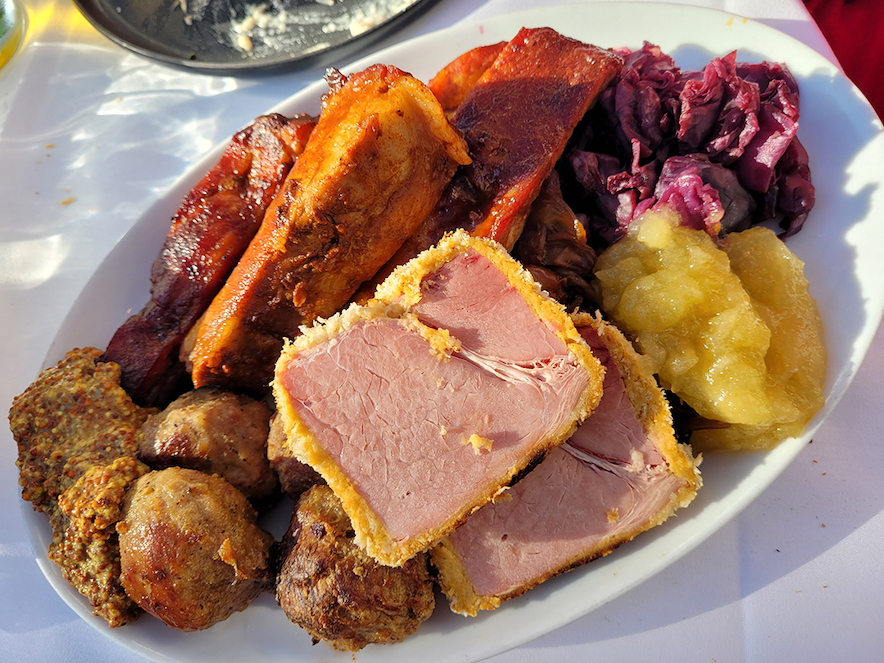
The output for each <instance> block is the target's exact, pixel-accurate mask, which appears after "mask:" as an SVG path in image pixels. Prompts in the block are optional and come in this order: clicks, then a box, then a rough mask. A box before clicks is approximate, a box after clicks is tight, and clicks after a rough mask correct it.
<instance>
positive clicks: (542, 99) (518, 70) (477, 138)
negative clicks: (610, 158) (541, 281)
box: [374, 28, 622, 283]
mask: <svg viewBox="0 0 884 663" xmlns="http://www.w3.org/2000/svg"><path fill="white" fill-rule="evenodd" d="M621 65H622V60H621V59H620V57H619V56H617V55H615V54H614V53H612V52H611V51H607V50H603V49H601V48H597V47H595V46H591V45H588V44H584V43H582V42H579V41H575V40H574V39H570V38H568V37H564V36H562V35H560V34H558V33H557V32H555V31H554V30H551V29H549V28H538V29H527V28H523V29H522V30H521V31H520V32H519V34H518V35H516V37H515V38H514V39H513V40H512V41H511V42H509V43H508V44H507V45H506V46H505V47H504V48H503V49H502V51H501V52H500V54H499V55H498V56H497V58H496V59H495V60H494V62H493V63H492V64H491V66H490V67H489V68H488V69H487V70H486V71H485V72H484V73H483V74H482V76H481V77H480V78H479V80H478V82H477V83H476V85H475V86H474V87H473V88H472V89H471V90H470V91H469V94H467V95H466V97H465V98H464V100H463V102H462V103H461V104H460V106H458V108H457V111H456V113H455V115H454V118H453V120H452V124H453V125H454V127H455V128H456V129H458V130H459V131H460V132H461V133H462V134H463V136H464V138H466V141H467V144H468V145H469V148H470V156H471V157H472V159H473V161H472V163H471V164H470V165H469V166H466V167H464V168H461V169H460V170H459V171H458V172H457V174H456V175H455V176H454V178H453V179H452V181H451V184H450V185H449V186H448V188H447V189H446V190H445V192H444V193H443V194H442V197H441V198H440V199H439V203H438V204H437V206H436V208H435V209H434V211H433V213H432V214H430V215H429V216H428V217H427V219H426V221H425V222H424V223H423V224H421V226H420V228H419V229H418V230H417V232H416V233H415V234H414V235H413V236H412V237H410V238H409V239H408V241H407V242H405V243H404V244H403V245H402V247H401V248H400V249H399V251H397V253H396V255H395V256H394V257H393V259H392V260H391V261H390V262H389V263H388V264H387V265H385V266H384V268H383V269H382V270H381V271H380V272H379V273H378V275H377V276H376V277H375V279H374V282H375V283H379V282H380V281H381V280H383V278H384V277H386V276H387V275H388V274H389V273H390V272H391V271H392V270H393V268H394V267H396V266H397V265H401V264H404V263H406V262H408V260H410V259H411V258H413V257H414V256H416V255H417V254H418V253H420V252H421V251H422V250H424V249H427V248H429V247H430V246H433V245H434V244H435V243H436V242H437V241H439V239H440V238H441V237H442V236H443V235H444V234H445V233H446V232H449V231H452V230H455V229H457V228H465V229H466V230H468V231H470V233H472V234H473V235H476V236H479V237H490V238H492V239H495V240H497V241H498V242H500V243H501V244H503V245H504V246H505V247H506V248H507V249H511V248H512V246H513V244H514V243H515V241H516V239H518V237H519V234H520V233H521V231H522V227H523V224H524V222H525V217H526V215H527V214H528V210H529V209H530V207H531V203H532V202H533V201H534V199H535V198H536V197H537V194H538V192H539V191H540V187H541V185H542V184H543V182H544V181H545V180H546V178H547V176H548V175H549V173H550V171H552V168H553V166H554V165H555V163H556V161H558V159H559V157H560V156H561V154H562V152H563V150H564V149H565V145H566V143H567V142H568V139H569V138H570V137H571V133H572V132H573V130H574V127H575V126H576V124H577V122H579V121H580V119H581V118H582V117H583V115H584V113H586V111H587V110H588V109H589V107H590V106H591V105H592V104H593V103H595V101H596V99H597V98H598V96H599V94H600V93H601V92H602V90H604V89H605V88H606V87H607V86H608V84H609V83H610V82H611V80H612V79H613V78H614V76H616V74H617V72H619V71H620V67H621Z"/></svg>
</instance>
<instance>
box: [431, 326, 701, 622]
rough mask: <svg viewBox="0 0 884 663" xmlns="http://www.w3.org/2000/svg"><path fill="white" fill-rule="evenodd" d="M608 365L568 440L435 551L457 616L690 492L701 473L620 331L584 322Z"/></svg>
mask: <svg viewBox="0 0 884 663" xmlns="http://www.w3.org/2000/svg"><path fill="white" fill-rule="evenodd" d="M579 321H580V325H579V326H578V329H579V330H580V333H581V335H582V336H583V337H584V338H585V339H586V341H587V342H588V343H589V345H590V347H591V348H592V349H593V353H594V354H595V355H596V357H597V358H598V359H599V360H601V361H602V363H603V365H604V366H605V381H604V392H603V395H602V400H601V402H600V403H599V405H598V407H597V408H596V410H595V411H594V412H593V414H592V416H591V417H590V418H589V419H587V420H586V421H585V422H584V423H583V424H582V425H581V426H580V427H579V428H578V429H577V431H576V432H575V433H574V435H573V436H572V437H571V439H570V440H568V441H567V442H566V443H565V444H563V445H562V446H560V447H558V448H557V449H555V450H554V451H552V452H551V453H550V454H549V455H548V456H547V458H546V459H545V460H544V461H543V462H542V463H540V465H538V466H537V468H535V469H534V470H533V471H532V472H531V473H530V474H529V475H527V476H526V477H525V478H524V479H523V480H522V481H521V482H520V483H519V484H517V485H516V486H514V487H513V488H512V490H510V491H509V493H508V494H509V496H511V499H501V500H499V501H496V502H494V503H493V504H488V505H486V506H485V507H483V508H482V509H480V510H479V511H478V512H476V513H475V514H473V515H472V516H471V517H470V518H469V519H468V520H467V521H466V522H465V523H464V524H463V525H462V526H461V527H460V528H458V529H457V530H456V531H455V532H453V533H452V534H451V535H450V536H449V537H448V539H447V540H445V541H443V542H442V543H441V544H440V545H439V546H437V547H436V548H435V549H434V550H433V561H434V563H435V564H436V566H437V568H438V569H439V571H440V584H441V585H442V587H443V589H444V590H445V593H446V594H447V595H448V598H449V602H450V604H451V607H452V609H453V610H455V611H456V612H461V613H463V614H469V615H475V614H476V612H477V610H480V609H493V608H495V607H497V605H499V604H500V602H501V601H502V600H505V599H508V598H512V597H514V596H518V595H520V594H522V593H523V592H525V591H526V590H528V589H530V588H531V587H533V586H535V585H537V584H539V583H541V582H543V581H544V580H546V579H548V578H550V577H553V576H555V575H558V574H559V573H562V572H564V571H567V570H569V569H571V568H573V567H575V566H577V565H579V564H582V563H584V562H587V561H589V560H591V559H593V558H596V557H599V556H602V555H605V554H607V553H609V552H611V551H612V550H613V549H614V548H615V547H616V546H618V545H619V544H621V543H623V542H625V541H628V540H630V539H632V538H633V537H634V536H635V535H637V534H638V533H640V532H642V531H644V530H646V529H648V528H650V527H652V526H654V525H657V524H659V523H661V522H663V521H664V520H665V519H666V518H667V517H668V516H669V515H671V514H672V512H673V511H674V510H675V509H676V508H678V507H680V506H684V505H686V504H687V503H688V502H689V501H690V500H691V499H693V497H694V495H695V494H696V490H697V487H698V486H699V483H700V481H699V474H698V473H697V470H696V466H695V463H694V461H693V459H692V457H691V455H690V452H689V451H688V450H686V449H684V448H682V447H681V446H679V445H678V444H677V443H676V441H675V438H674V436H673V432H672V426H671V423H670V421H671V420H670V416H669V411H668V408H667V406H666V404H665V401H664V400H663V397H662V394H661V392H660V390H659V388H658V387H657V386H656V383H655V382H653V378H650V376H646V375H643V371H642V369H641V365H640V363H639V361H637V355H636V354H635V353H634V352H633V351H632V348H631V347H630V346H629V345H628V342H627V341H626V340H625V339H624V338H623V336H622V335H621V334H620V332H619V331H617V330H616V328H614V327H612V326H609V325H605V324H604V323H601V322H600V321H597V320H595V319H593V318H590V317H589V316H585V315H584V316H580V318H579Z"/></svg>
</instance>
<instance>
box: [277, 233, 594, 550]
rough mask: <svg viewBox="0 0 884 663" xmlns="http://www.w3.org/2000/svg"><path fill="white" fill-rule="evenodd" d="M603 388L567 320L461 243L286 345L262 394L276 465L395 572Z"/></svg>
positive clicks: (458, 239)
mask: <svg viewBox="0 0 884 663" xmlns="http://www.w3.org/2000/svg"><path fill="white" fill-rule="evenodd" d="M601 380H602V370H601V365H600V364H599V362H598V361H597V360H596V359H595V358H594V357H593V355H592V352H591V351H590V349H589V347H588V346H587V345H586V344H585V342H584V341H583V340H582V338H581V337H580V335H579V334H578V333H577V330H576V328H575V327H574V325H573V323H572V322H571V320H570V318H569V317H568V316H567V314H566V313H565V311H564V309H563V308H562V307H561V306H560V305H559V304H557V303H556V302H554V301H553V300H551V299H550V298H549V297H547V296H546V295H545V294H544V293H543V292H542V291H541V290H540V288H539V287H538V286H537V284H536V283H535V282H534V281H533V280H531V278H530V276H529V275H528V273H527V272H526V271H525V270H523V269H522V268H521V266H519V265H518V263H516V262H515V261H514V260H513V259H512V258H510V256H509V255H508V254H507V253H506V252H505V251H504V250H503V249H502V247H500V245H498V244H497V243H496V242H492V241H490V240H481V239H475V238H471V237H469V235H468V234H467V233H465V232H463V231H460V232H458V233H455V234H454V235H452V236H449V237H448V238H446V239H445V240H443V241H442V242H440V244H439V245H438V246H437V247H436V248H434V249H431V250H429V251H427V252H424V253H423V254H421V255H420V256H418V258H416V259H415V260H413V261H411V262H410V263H408V264H406V265H404V266H403V267H402V268H400V269H398V270H397V271H396V272H394V273H393V274H392V275H391V276H390V278H389V279H388V280H387V281H385V282H384V283H383V284H382V285H381V287H380V288H379V289H378V293H377V298H376V299H375V300H374V301H372V302H371V303H369V304H368V305H366V306H356V305H353V306H351V307H349V308H348V309H346V310H345V311H344V312H343V313H341V314H338V315H336V316H333V317H332V318H331V319H329V320H328V321H327V322H326V323H324V324H323V325H317V326H314V327H313V328H312V329H310V330H307V331H305V333H304V334H303V335H302V336H300V337H299V338H298V339H297V340H296V341H295V342H294V343H291V344H289V345H288V346H287V347H286V349H285V350H284V352H283V354H282V356H281V357H280V360H279V362H278V363H277V367H276V379H275V382H274V393H275V396H276V401H277V406H278V408H279V412H280V416H281V417H282V418H283V421H284V425H285V429H286V433H287V443H286V447H287V449H288V452H289V453H290V454H292V455H293V456H296V457H297V458H299V459H300V460H302V461H303V462H306V463H308V464H310V465H311V466H312V467H314V468H315V469H316V470H317V471H318V472H319V473H320V474H321V475H322V477H323V478H324V479H325V480H326V482H327V483H328V485H329V486H330V487H331V488H332V490H334V492H335V493H336V494H337V495H338V496H339V497H340V498H341V500H342V502H343V504H344V509H345V510H346V511H347V514H348V515H349V516H350V519H351V521H352V523H353V527H354V530H355V532H356V541H357V544H358V545H360V546H362V547H364V548H365V549H366V550H367V551H368V553H369V554H371V555H372V556H373V557H375V558H376V559H377V560H378V561H380V562H382V563H384V564H389V565H394V566H395V565H400V564H402V563H404V562H405V561H406V560H407V559H409V558H410V557H412V556H413V555H414V554H416V553H417V552H419V551H421V550H424V549H426V548H428V547H429V546H430V545H432V544H433V543H434V542H435V541H437V540H438V539H439V538H441V537H442V536H444V535H446V534H448V533H449V532H450V531H452V530H453V529H454V527H456V526H457V525H458V524H459V523H460V522H462V521H463V520H464V519H465V518H466V516H467V515H469V514H470V513H471V512H473V511H475V510H476V509H478V508H479V507H481V506H482V505H483V504H485V503H486V502H488V501H489V500H491V499H492V498H493V497H495V496H496V495H497V494H499V493H500V492H501V491H502V490H504V489H505V488H506V486H508V485H510V484H511V483H513V482H514V481H515V480H517V479H518V478H519V476H520V475H521V474H522V473H524V472H525V471H526V470H527V469H528V468H530V467H531V466H533V465H534V464H535V463H536V462H538V461H539V460H540V459H542V458H543V456H544V455H545V454H546V453H547V452H549V451H550V450H551V449H553V448H555V447H556V446H558V445H559V444H561V443H562V442H563V441H564V440H565V439H567V438H568V437H569V436H570V435H571V434H572V433H573V431H574V429H575V427H576V425H577V423H579V422H580V421H582V420H583V419H584V418H585V417H586V416H587V414H588V413H589V412H590V411H591V410H592V408H593V407H595V404H596V403H597V402H598V399H599V397H600V395H601Z"/></svg>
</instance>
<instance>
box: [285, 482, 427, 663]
mask: <svg viewBox="0 0 884 663" xmlns="http://www.w3.org/2000/svg"><path fill="white" fill-rule="evenodd" d="M281 556H282V564H281V568H280V571H279V574H278V576H277V581H276V600H277V602H278V603H279V605H280V606H281V607H282V609H283V611H285V613H286V615H287V616H288V618H289V619H290V620H291V621H293V622H294V623H296V624H298V625H299V626H301V627H303V628H304V629H306V630H307V632H308V633H310V635H311V636H313V640H314V642H318V641H319V640H327V641H329V642H330V644H331V645H332V646H333V647H334V648H335V649H340V650H344V651H357V650H359V649H362V648H363V647H365V646H366V645H368V644H371V643H381V644H386V643H392V642H400V641H401V640H403V639H404V638H405V637H406V636H408V635H410V634H412V633H413V632H414V631H415V630H417V628H418V626H420V625H421V623H423V622H424V621H425V620H426V619H427V618H428V617H429V616H430V615H431V614H432V613H433V608H434V607H435V605H436V599H435V596H434V594H433V580H432V578H431V577H430V574H429V571H428V568H427V555H426V553H420V554H419V555H417V556H416V557H413V558H412V559H410V560H408V561H407V562H406V563H405V564H404V565H403V566H399V567H392V566H383V565H381V564H378V563H377V562H376V561H374V560H373V559H372V558H371V557H369V556H368V554H367V553H366V552H365V551H364V550H362V549H360V548H358V547H357V546H356V544H355V543H353V531H352V529H351V528H350V519H349V518H348V517H347V514H346V513H344V510H343V508H342V507H341V502H340V500H339V499H338V498H337V497H336V496H335V494H334V493H333V492H332V491H331V489H330V488H328V487H327V486H314V487H313V488H311V489H310V490H309V491H308V492H306V493H305V494H304V495H303V496H302V497H301V499H300V501H299V502H298V507H297V509H296V510H295V513H294V514H293V516H292V522H291V525H290V527H289V531H288V532H287V533H286V535H285V537H284V538H283V541H282V549H281Z"/></svg>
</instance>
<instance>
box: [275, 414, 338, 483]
mask: <svg viewBox="0 0 884 663" xmlns="http://www.w3.org/2000/svg"><path fill="white" fill-rule="evenodd" d="M285 439H286V438H285V429H284V428H283V425H282V418H281V417H279V416H275V415H274V417H273V419H271V420H270V435H269V436H268V437H267V458H268V459H269V461H270V467H272V468H273V469H274V470H275V471H276V474H277V475H278V476H279V483H280V486H281V487H282V492H283V493H284V494H286V495H288V496H289V497H291V498H292V499H295V500H296V499H298V498H299V497H300V496H301V493H303V492H304V491H306V490H307V489H308V488H310V487H311V486H315V485H316V484H318V483H324V481H323V480H322V477H321V476H319V473H318V472H317V471H316V470H314V469H313V468H312V467H310V466H309V465H307V464H306V463H302V462H301V461H299V460H298V459H297V458H293V457H292V456H291V455H290V454H288V453H285Z"/></svg>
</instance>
